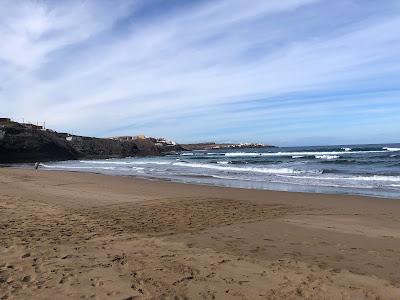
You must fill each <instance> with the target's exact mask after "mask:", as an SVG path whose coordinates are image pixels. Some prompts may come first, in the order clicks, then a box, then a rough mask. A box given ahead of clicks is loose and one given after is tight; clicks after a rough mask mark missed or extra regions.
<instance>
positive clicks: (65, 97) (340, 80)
mask: <svg viewBox="0 0 400 300" xmlns="http://www.w3.org/2000/svg"><path fill="white" fill-rule="evenodd" d="M371 11H374V12H375V13H374V14H371ZM399 13H400V5H399V3H398V2H397V1H386V2H385V3H384V4H382V3H381V4H379V5H377V4H375V3H374V2H373V1H361V0H360V1H356V0H353V1H350V0H340V1H335V2H334V3H332V2H330V1H322V0H320V1H317V0H281V1H254V2H252V3H249V2H248V1H240V0H234V1H225V0H224V1H223V0H218V1H194V2H190V3H188V2H186V1H170V2H169V5H168V4H165V3H164V2H162V1H118V2H112V3H111V2H109V1H85V2H83V1H57V2H51V1H22V4H20V3H19V4H16V2H15V1H6V2H4V9H2V11H1V12H0V23H1V24H0V25H2V26H0V28H1V29H0V40H2V41H4V43H2V45H0V80H1V81H0V86H1V87H2V90H1V91H0V104H1V107H2V113H5V114H7V115H11V116H12V117H14V118H22V117H24V118H25V119H30V120H32V121H36V120H40V121H46V122H47V123H48V124H50V126H52V127H54V128H56V129H59V130H73V131H74V132H76V133H82V134H90V135H102V136H108V135H117V134H135V133H138V132H143V133H147V134H152V135H164V136H167V137H171V138H174V139H177V140H182V141H194V140H196V139H203V140H205V139H236V140H243V139H252V140H262V141H266V142H268V141H271V142H283V143H289V144H290V143H291V142H290V141H291V140H293V141H294V140H295V139H296V140H298V139H299V137H300V138H301V137H304V139H306V138H307V137H311V136H314V137H315V136H322V135H323V134H324V132H321V129H320V128H321V126H320V124H325V123H326V124H327V125H326V126H327V127H329V128H330V130H329V136H336V137H337V138H338V139H339V140H340V136H341V135H343V133H342V132H341V129H340V127H337V126H336V128H338V129H336V130H335V129H334V128H335V126H334V125H336V123H337V122H336V121H337V120H341V122H343V123H345V124H347V126H353V127H354V130H352V131H353V134H359V135H360V136H361V137H364V138H365V139H367V138H368V136H367V133H366V132H365V131H363V129H362V127H360V125H359V124H361V123H363V122H365V120H369V122H374V120H378V119H379V120H380V123H379V124H378V125H377V126H378V127H379V128H380V130H384V129H385V126H386V125H385V124H386V123H387V124H392V122H393V120H395V119H396V116H395V115H394V114H393V113H392V112H393V111H397V112H398V111H399V108H400V104H399V103H400V102H399V101H398V95H399V91H398V90H396V87H398V86H399V83H400V82H399V81H400V79H399V78H400V77H399V76H398V75H399V69H400V60H399V58H398V55H397V53H399V52H400V37H399V35H398V34H397V29H396V28H399V27H400V14H399ZM315 95H317V96H315ZM363 112H364V113H363ZM382 116H386V117H387V122H386V123H385V119H384V118H382ZM321 119H322V120H323V121H321ZM277 120H278V121H277ZM397 120H398V119H397ZM322 127H323V126H322ZM357 128H358V130H357ZM282 134H285V138H282ZM393 138H395V136H393ZM378 142H379V141H378ZM316 143H318V141H316Z"/></svg>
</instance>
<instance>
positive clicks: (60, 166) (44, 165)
mask: <svg viewBox="0 0 400 300" xmlns="http://www.w3.org/2000/svg"><path fill="white" fill-rule="evenodd" d="M40 166H41V167H44V168H48V169H60V170H63V169H76V170H79V169H82V170H93V169H94V170H118V171H131V170H144V168H140V167H130V168H121V167H94V166H92V167H85V166H64V165H46V164H43V163H41V164H40Z"/></svg>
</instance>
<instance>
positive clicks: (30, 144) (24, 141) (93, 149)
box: [0, 122, 182, 163]
mask: <svg viewBox="0 0 400 300" xmlns="http://www.w3.org/2000/svg"><path fill="white" fill-rule="evenodd" d="M180 150H182V148H181V147H180V146H179V145H160V144H159V143H156V141H155V139H152V138H147V139H142V140H132V141H117V140H111V139H101V138H93V137H78V136H70V135H68V134H63V133H57V132H54V131H51V130H42V129H40V128H32V127H31V126H27V125H26V124H19V123H16V122H3V123H0V163H22V162H36V161H52V160H73V159H82V158H85V159H91V158H112V157H126V156H149V155H162V154H164V153H168V152H171V151H180Z"/></svg>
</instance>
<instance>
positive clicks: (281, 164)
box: [41, 144, 400, 199]
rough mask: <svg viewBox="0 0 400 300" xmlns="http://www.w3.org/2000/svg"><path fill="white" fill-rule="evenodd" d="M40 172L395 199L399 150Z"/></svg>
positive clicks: (70, 165) (251, 154) (224, 157)
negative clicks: (133, 177)
mask: <svg viewBox="0 0 400 300" xmlns="http://www.w3.org/2000/svg"><path fill="white" fill-rule="evenodd" d="M41 168H44V169H50V170H52V169H56V170H69V171H82V172H98V173H104V174H113V175H133V176H140V177H145V178H159V179H166V180H172V181H178V182H186V183H199V184H209V185H221V186H230V187H241V188H253V189H268V190H279V191H300V192H318V193H340V194H359V195H368V196H376V197H388V198H399V199H400V144H391V145H389V144H386V145H342V146H322V147H288V148H257V149H231V150H218V149H215V150H206V151H191V152H184V153H180V154H176V155H167V156H162V157H148V158H124V159H107V160H81V161H64V162H50V163H42V164H41Z"/></svg>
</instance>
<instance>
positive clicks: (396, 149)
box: [383, 147, 400, 152]
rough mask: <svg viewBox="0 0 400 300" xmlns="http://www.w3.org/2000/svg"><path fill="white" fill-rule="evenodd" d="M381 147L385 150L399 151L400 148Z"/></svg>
mask: <svg viewBox="0 0 400 300" xmlns="http://www.w3.org/2000/svg"><path fill="white" fill-rule="evenodd" d="M383 149H385V150H387V151H391V152H396V151H400V148H390V147H386V148H383Z"/></svg>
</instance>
